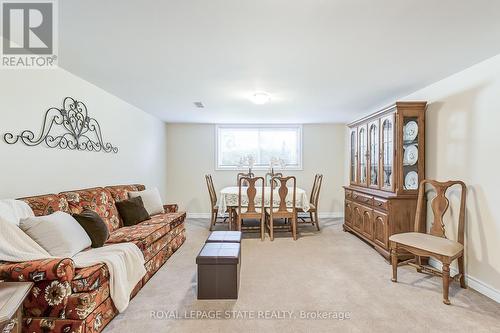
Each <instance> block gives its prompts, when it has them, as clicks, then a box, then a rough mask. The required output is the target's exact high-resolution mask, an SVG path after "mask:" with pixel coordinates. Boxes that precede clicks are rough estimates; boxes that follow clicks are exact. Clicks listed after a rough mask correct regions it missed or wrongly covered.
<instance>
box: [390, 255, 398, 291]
mask: <svg viewBox="0 0 500 333" xmlns="http://www.w3.org/2000/svg"><path fill="white" fill-rule="evenodd" d="M391 264H392V279H391V281H392V282H397V281H398V252H397V250H396V248H395V247H394V248H392V249H391Z"/></svg>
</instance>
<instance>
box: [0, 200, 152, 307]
mask: <svg viewBox="0 0 500 333" xmlns="http://www.w3.org/2000/svg"><path fill="white" fill-rule="evenodd" d="M30 216H34V215H33V211H32V210H31V208H30V207H29V206H28V205H27V204H26V203H25V202H23V201H19V200H2V204H0V260H3V261H10V262H24V261H30V260H40V259H50V258H53V257H52V256H51V255H50V254H49V253H48V252H47V251H46V250H45V249H43V248H42V247H41V246H40V245H38V243H36V242H35V241H34V240H33V239H31V237H29V236H28V235H27V234H25V233H24V232H23V231H22V230H21V229H20V228H19V227H18V226H17V224H18V223H19V219H21V218H26V217H30ZM16 219H17V220H16ZM71 259H72V260H73V261H74V263H75V266H76V267H77V268H83V267H89V266H92V265H96V264H100V263H104V264H106V266H107V267H108V270H109V275H110V281H109V283H110V284H109V286H110V287H109V288H110V296H111V299H112V300H113V303H114V304H115V307H116V308H117V310H118V311H119V312H123V311H124V310H125V309H126V308H127V306H128V304H129V300H130V294H131V292H132V290H133V289H134V287H135V285H136V284H137V283H138V282H139V281H140V280H141V279H142V277H143V276H144V275H145V274H146V269H145V268H144V255H143V254H142V252H141V250H139V248H138V247H137V245H135V244H133V243H120V244H112V245H107V246H103V247H101V248H95V249H89V250H86V251H83V252H80V253H78V254H76V255H75V256H73V257H72V258H71Z"/></svg>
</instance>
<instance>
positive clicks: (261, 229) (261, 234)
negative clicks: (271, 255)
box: [260, 215, 266, 241]
mask: <svg viewBox="0 0 500 333" xmlns="http://www.w3.org/2000/svg"><path fill="white" fill-rule="evenodd" d="M265 224H266V216H265V215H264V216H262V217H261V218H260V240H261V241H263V240H264V233H265V229H264V228H265Z"/></svg>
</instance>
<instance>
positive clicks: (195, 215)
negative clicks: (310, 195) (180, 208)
mask: <svg viewBox="0 0 500 333" xmlns="http://www.w3.org/2000/svg"><path fill="white" fill-rule="evenodd" d="M318 217H319V218H320V219H333V218H340V217H344V213H343V212H320V213H318ZM187 218H188V219H209V218H210V213H189V212H188V213H187Z"/></svg>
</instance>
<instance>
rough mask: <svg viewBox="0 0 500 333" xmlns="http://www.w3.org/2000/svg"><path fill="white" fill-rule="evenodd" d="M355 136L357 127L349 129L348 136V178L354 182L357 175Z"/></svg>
mask: <svg viewBox="0 0 500 333" xmlns="http://www.w3.org/2000/svg"><path fill="white" fill-rule="evenodd" d="M357 136H358V130H357V128H353V129H351V134H350V136H349V140H350V152H349V154H350V159H349V160H350V162H349V163H350V164H349V169H350V180H351V183H356V182H357V175H358V172H357V171H358V170H357V169H358V145H357Z"/></svg>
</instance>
